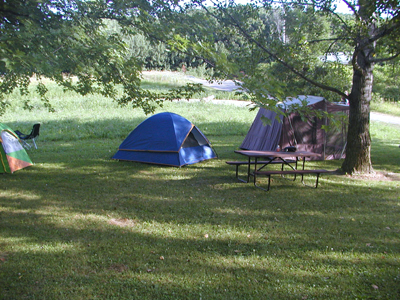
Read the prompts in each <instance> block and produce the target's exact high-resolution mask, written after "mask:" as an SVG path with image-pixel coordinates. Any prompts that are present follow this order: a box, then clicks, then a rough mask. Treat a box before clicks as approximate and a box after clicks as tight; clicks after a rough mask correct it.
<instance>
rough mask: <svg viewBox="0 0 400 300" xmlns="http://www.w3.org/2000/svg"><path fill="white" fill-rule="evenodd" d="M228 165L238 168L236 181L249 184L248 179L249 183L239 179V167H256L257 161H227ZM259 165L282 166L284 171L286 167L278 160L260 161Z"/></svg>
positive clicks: (289, 161)
mask: <svg viewBox="0 0 400 300" xmlns="http://www.w3.org/2000/svg"><path fill="white" fill-rule="evenodd" d="M287 162H288V163H296V161H295V160H287ZM226 163H227V164H228V165H232V166H235V167H236V179H237V180H239V181H242V182H246V183H247V182H248V179H247V181H246V180H244V179H241V178H239V166H242V165H246V166H247V165H249V164H250V165H254V164H255V163H256V162H255V161H250V162H249V161H247V160H246V161H227V162H226ZM257 164H260V165H266V164H282V170H283V166H284V165H285V163H284V162H282V161H277V160H274V161H267V160H259V161H257Z"/></svg>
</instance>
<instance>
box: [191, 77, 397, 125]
mask: <svg viewBox="0 0 400 300" xmlns="http://www.w3.org/2000/svg"><path fill="white" fill-rule="evenodd" d="M186 77H187V78H188V79H190V80H192V81H194V82H196V83H201V84H203V85H204V86H206V87H209V88H213V89H216V90H220V91H227V92H231V91H234V90H236V89H238V86H237V85H236V84H235V82H234V81H232V80H225V81H222V82H219V83H218V82H213V83H210V82H208V81H207V80H203V79H199V78H196V77H194V76H186ZM205 100H206V101H207V100H208V101H211V102H213V103H218V104H233V105H237V106H247V105H249V103H248V102H245V101H230V100H213V99H205ZM370 118H371V121H378V122H384V123H390V124H397V125H400V117H396V116H391V115H387V114H382V113H377V112H371V115H370Z"/></svg>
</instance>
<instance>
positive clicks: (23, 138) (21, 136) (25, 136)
mask: <svg viewBox="0 0 400 300" xmlns="http://www.w3.org/2000/svg"><path fill="white" fill-rule="evenodd" d="M39 129H40V124H34V125H33V128H32V131H31V132H30V133H29V134H23V133H22V132H21V131H19V130H15V133H16V134H17V135H18V137H19V139H20V140H21V141H22V142H23V146H24V147H25V148H27V149H30V148H32V146H31V145H30V144H29V143H28V142H27V141H28V140H32V143H33V145H34V146H35V149H37V146H36V142H35V139H36V138H37V137H38V136H39Z"/></svg>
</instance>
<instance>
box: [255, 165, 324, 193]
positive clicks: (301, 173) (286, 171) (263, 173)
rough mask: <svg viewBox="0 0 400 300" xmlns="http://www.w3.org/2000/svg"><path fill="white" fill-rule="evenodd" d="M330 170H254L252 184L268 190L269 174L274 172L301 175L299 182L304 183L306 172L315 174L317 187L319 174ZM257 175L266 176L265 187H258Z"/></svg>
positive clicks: (316, 185) (269, 183)
mask: <svg viewBox="0 0 400 300" xmlns="http://www.w3.org/2000/svg"><path fill="white" fill-rule="evenodd" d="M329 172H331V171H328V170H324V169H317V170H268V171H255V172H254V186H256V187H258V188H259V189H262V190H265V191H269V189H270V186H271V175H274V174H279V175H289V174H290V175H293V174H295V175H301V182H302V183H303V184H304V185H305V183H304V180H303V179H304V178H303V176H304V175H306V174H314V175H316V176H317V179H316V181H315V186H314V187H315V188H317V187H318V180H319V175H320V174H322V173H329ZM258 175H265V176H268V187H267V188H266V189H264V188H262V187H260V186H258V185H257V180H256V177H257V176H258Z"/></svg>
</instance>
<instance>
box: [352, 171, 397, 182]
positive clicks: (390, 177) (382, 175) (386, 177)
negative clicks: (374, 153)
mask: <svg viewBox="0 0 400 300" xmlns="http://www.w3.org/2000/svg"><path fill="white" fill-rule="evenodd" d="M346 176H347V177H349V178H353V179H359V180H374V181H400V173H388V172H375V173H371V174H354V175H346Z"/></svg>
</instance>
